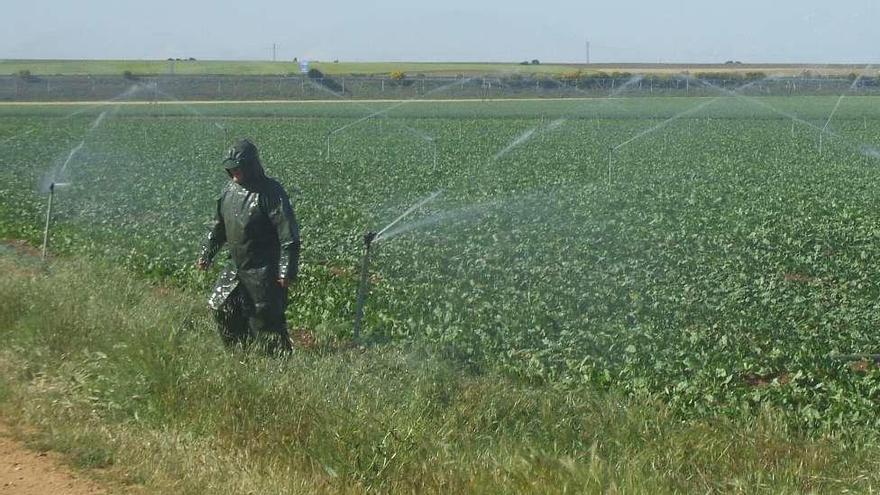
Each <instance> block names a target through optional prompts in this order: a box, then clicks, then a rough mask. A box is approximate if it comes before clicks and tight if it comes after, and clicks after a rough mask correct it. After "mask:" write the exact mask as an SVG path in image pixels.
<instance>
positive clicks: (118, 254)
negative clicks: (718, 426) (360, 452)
mask: <svg viewBox="0 0 880 495" xmlns="http://www.w3.org/2000/svg"><path fill="white" fill-rule="evenodd" d="M832 116H833V118H830V119H829V117H832ZM367 117H370V118H367ZM234 136H249V137H251V138H253V139H254V140H255V142H256V143H257V144H258V145H259V146H260V148H261V151H262V158H263V161H264V164H265V166H266V168H267V169H268V171H269V173H270V174H271V175H274V176H276V177H278V178H279V179H280V180H281V182H282V183H284V184H285V185H286V186H287V187H288V188H289V189H291V190H292V191H294V193H293V196H294V200H295V206H296V211H297V214H298V216H299V218H300V220H301V223H302V230H303V242H304V251H303V266H302V271H301V279H300V281H299V283H298V285H297V287H296V289H295V291H294V293H293V296H292V298H293V304H292V306H291V308H290V309H289V320H290V323H291V325H292V326H293V327H296V328H298V329H300V330H305V331H308V332H309V333H313V334H314V335H315V336H316V337H317V338H318V339H319V340H322V341H326V342H342V341H345V340H347V339H349V338H350V334H351V324H352V315H353V312H354V308H353V304H354V299H355V292H356V284H357V273H356V270H357V269H356V266H357V264H358V261H359V256H360V253H361V249H362V246H361V242H360V236H361V234H362V233H363V232H365V231H367V230H374V231H375V230H379V229H381V228H382V227H384V226H385V225H387V224H389V223H390V222H391V221H392V220H394V219H395V218H396V217H398V215H399V214H400V213H402V212H403V211H404V210H406V209H407V208H408V207H409V206H411V205H413V204H415V203H418V202H419V201H421V200H423V199H424V198H428V197H430V196H432V195H434V194H435V193H437V194H436V196H435V197H434V198H433V199H432V200H431V201H428V202H426V203H425V204H424V205H423V206H422V207H421V208H419V209H417V210H416V211H415V212H413V214H412V215H411V216H409V217H407V218H406V219H404V220H403V221H401V222H400V223H398V224H397V225H395V226H394V227H393V228H392V229H390V230H389V231H388V233H387V234H386V235H385V236H384V238H380V240H379V241H378V243H377V244H376V245H375V253H374V257H373V265H372V267H373V273H372V277H371V279H372V292H371V294H370V297H369V299H368V302H367V315H366V321H365V336H366V339H367V341H368V342H372V343H376V344H377V345H389V346H395V345H401V346H407V345H412V344H419V345H424V346H427V347H429V348H431V349H434V351H435V352H436V353H438V354H439V355H442V356H446V357H449V358H451V359H454V360H457V361H460V362H463V363H466V364H467V365H468V366H472V367H474V368H475V369H494V370H501V371H502V372H503V373H505V374H509V375H511V376H513V377H518V378H522V379H526V380H529V381H535V382H537V383H552V384H563V385H564V384H571V385H572V386H583V385H588V386H590V387H595V388H597V389H599V390H613V391H615V392H620V393H624V394H631V395H640V394H648V395H651V396H653V397H657V398H660V399H661V400H662V401H664V402H665V403H667V404H669V405H670V406H671V407H672V409H673V410H674V411H676V414H679V415H681V416H682V417H702V416H705V415H710V414H719V413H720V414H730V415H733V416H745V417H748V416H750V415H753V414H756V413H757V411H760V410H761V409H762V408H763V407H767V406H778V407H781V408H784V409H787V410H789V411H791V412H792V413H793V414H792V415H791V421H792V423H793V424H794V425H796V426H798V427H800V428H805V429H807V430H811V431H821V430H826V429H835V428H843V427H846V426H848V425H878V424H880V414H878V412H877V411H878V409H877V407H876V404H877V403H876V401H877V399H878V387H877V378H878V376H880V375H878V371H877V370H876V369H874V368H872V367H867V366H862V367H853V366H850V365H849V364H848V363H846V362H838V361H835V360H832V359H830V358H829V355H830V354H833V353H855V352H878V351H880V346H878V343H877V328H878V324H880V307H878V297H880V290H878V284H877V274H878V272H880V224H878V220H877V219H878V218H880V206H878V202H877V201H876V196H877V190H878V187H880V158H878V156H880V153H878V151H877V148H874V147H875V146H878V147H880V100H877V99H876V98H845V99H843V100H839V99H838V98H821V97H813V98H807V97H803V98H800V97H794V98H764V99H754V98H748V99H747V98H734V97H725V98H693V99H687V98H675V99H672V98H670V99H620V100H615V99H609V100H601V99H599V100H572V101H550V102H450V103H436V102H434V103H424V102H412V103H394V104H392V103H383V104H370V103H350V102H349V103H347V102H341V103H336V104H327V103H324V104H320V103H312V104H288V105H278V104H259V105H258V104H254V105H222V104H218V105H198V106H195V107H190V106H186V105H166V104H159V105H116V106H113V105H105V106H94V107H85V106H71V107H65V106H57V105H56V106H45V107H41V106H28V107H23V106H5V107H0V143H2V144H3V150H4V151H3V153H2V155H0V179H2V180H0V237H3V238H15V239H26V240H28V241H30V242H32V243H34V244H35V245H38V244H39V242H40V240H41V234H42V227H43V222H44V215H45V207H46V200H47V195H46V194H45V188H46V187H47V185H48V183H49V182H51V181H53V180H54V181H55V182H60V183H69V185H67V186H65V187H59V188H58V189H57V191H56V194H55V197H54V202H55V210H54V217H53V220H52V222H53V223H52V225H53V227H52V231H51V233H52V235H51V250H52V251H53V252H57V253H80V254H82V253H85V254H87V255H89V256H99V257H103V258H105V259H109V260H113V261H114V262H118V263H119V264H121V265H123V266H126V267H128V268H129V269H130V270H133V271H134V273H138V274H142V275H144V276H149V277H158V278H160V279H162V280H171V281H174V282H175V283H177V284H179V285H182V286H186V287H190V288H195V289H197V290H200V291H202V292H207V291H208V289H209V287H210V284H211V282H212V280H211V279H210V275H209V276H204V275H202V274H199V273H196V272H195V271H194V270H193V269H192V263H193V261H194V259H195V256H196V253H197V248H198V245H199V242H200V240H201V237H202V235H203V234H204V231H205V228H206V223H207V222H208V221H209V220H210V218H211V210H212V201H213V198H214V196H215V194H216V193H217V192H218V191H219V189H220V187H221V186H222V184H223V181H224V180H225V178H224V175H223V172H222V170H221V169H220V167H219V160H220V159H221V157H222V155H223V151H224V149H225V148H226V146H227V144H228V143H229V141H230V140H231V139H232V137H234ZM328 136H329V139H328ZM820 136H821V138H820ZM820 140H821V142H820ZM328 151H329V153H328Z"/></svg>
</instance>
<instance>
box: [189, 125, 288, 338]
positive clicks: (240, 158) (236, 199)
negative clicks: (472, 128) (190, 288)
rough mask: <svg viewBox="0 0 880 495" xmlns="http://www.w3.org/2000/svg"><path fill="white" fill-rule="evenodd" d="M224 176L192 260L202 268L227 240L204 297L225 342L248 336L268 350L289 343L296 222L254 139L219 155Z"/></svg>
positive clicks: (238, 142) (281, 189)
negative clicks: (225, 257)
mask: <svg viewBox="0 0 880 495" xmlns="http://www.w3.org/2000/svg"><path fill="white" fill-rule="evenodd" d="M223 167H224V168H225V170H226V173H227V174H229V178H230V181H229V183H228V184H226V187H224V188H223V191H222V192H221V193H220V196H219V197H218V199H217V208H216V214H215V218H214V223H213V226H212V227H211V230H210V232H208V236H207V239H205V242H204V244H203V245H202V249H201V254H200V255H199V259H198V261H197V263H196V264H197V266H198V268H200V269H202V270H207V269H208V267H209V266H210V265H211V262H212V261H213V259H214V256H216V255H217V253H218V252H219V251H220V248H221V247H222V246H223V245H224V244H226V245H228V247H229V254H230V263H229V264H228V265H227V266H226V267H225V268H224V270H223V271H222V272H221V273H220V276H219V278H218V279H217V283H216V284H215V286H214V290H213V292H212V293H211V296H210V297H209V298H208V305H209V306H210V307H211V309H212V310H213V312H214V317H215V319H216V320H217V323H218V326H219V331H220V337H221V338H222V340H223V343H224V344H226V345H227V346H236V345H240V346H242V347H247V346H249V345H250V344H252V343H257V344H258V345H260V346H262V347H263V348H264V349H265V350H266V351H267V352H268V353H270V354H276V353H281V352H288V351H290V350H291V340H290V334H289V333H288V331H287V321H286V320H285V316H284V310H285V308H286V306H287V290H288V287H289V286H290V285H291V284H292V283H294V282H295V281H296V277H297V272H298V265H299V251H300V239H299V225H298V224H297V221H296V216H295V215H294V212H293V206H291V204H290V199H289V198H288V196H287V193H286V192H285V190H284V187H282V186H281V184H279V183H278V181H276V180H275V179H272V178H270V177H267V176H266V174H265V172H264V171H263V166H262V164H261V163H260V158H259V154H258V152H257V147H256V146H255V145H254V143H252V142H251V141H249V140H247V139H241V140H239V141H237V142H236V143H235V144H234V145H233V147H232V148H231V149H230V150H229V154H228V156H227V157H226V159H225V160H224V161H223Z"/></svg>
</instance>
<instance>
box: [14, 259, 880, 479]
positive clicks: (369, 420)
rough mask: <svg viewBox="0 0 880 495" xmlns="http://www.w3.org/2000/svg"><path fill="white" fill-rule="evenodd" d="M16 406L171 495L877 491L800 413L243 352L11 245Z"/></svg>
mask: <svg viewBox="0 0 880 495" xmlns="http://www.w3.org/2000/svg"><path fill="white" fill-rule="evenodd" d="M0 270H2V271H3V273H6V274H7V276H6V277H3V278H0V298H2V300H3V301H4V304H3V305H2V306H0V322H2V323H3V324H2V325H0V338H2V339H3V342H4V349H3V351H2V353H0V385H2V387H3V389H4V390H6V391H7V392H6V393H5V394H4V395H3V396H2V397H0V411H2V413H3V417H4V418H5V421H6V422H7V424H9V423H10V422H11V423H13V425H14V426H16V427H21V431H22V435H25V436H26V437H27V439H28V441H29V443H30V444H31V445H32V446H34V447H36V448H38V449H40V450H50V449H51V450H58V451H61V452H65V453H67V454H69V459H70V460H71V462H73V463H74V464H75V465H77V466H79V467H85V468H101V469H102V472H101V475H102V477H103V478H105V479H106V478H108V477H109V478H111V479H116V480H119V481H121V482H122V483H125V484H136V485H142V486H137V487H136V490H137V491H146V492H157V493H170V492H173V493H181V494H201V493H314V492H322V493H352V492H355V493H360V492H375V491H379V492H393V493H413V492H415V493H450V492H454V493H500V492H505V493H514V492H515V493H548V492H550V493H567V492H571V491H576V492H587V493H598V492H606V491H615V490H618V491H622V492H628V493H629V492H633V493H673V492H678V493H692V492H700V493H703V492H714V491H726V490H729V489H730V488H731V487H733V486H735V487H736V489H737V490H741V491H743V492H748V493H753V492H760V491H765V492H768V493H786V492H811V491H816V492H845V491H857V492H862V491H870V489H871V488H872V487H873V486H876V484H877V483H878V475H877V472H876V469H874V466H875V460H876V450H877V447H876V445H877V443H876V442H877V439H878V437H877V433H876V430H873V429H870V428H863V429H860V428H857V427H854V428H852V429H850V430H849V431H848V433H847V434H846V435H840V434H835V435H828V436H824V437H822V438H818V439H810V438H809V437H808V436H805V435H803V434H800V433H798V432H797V431H793V430H791V429H789V428H788V427H787V426H786V420H785V418H786V417H787V416H790V415H796V414H797V413H796V412H795V411H793V410H789V409H787V408H781V409H773V408H764V409H762V410H761V411H760V412H759V413H758V414H756V415H755V416H754V417H746V418H733V419H727V418H725V417H724V416H714V417H712V418H709V419H707V420H699V421H681V419H680V418H679V417H678V416H677V415H676V414H675V413H674V411H672V410H671V409H669V408H668V407H666V406H664V405H663V404H662V403H660V402H658V401H655V400H652V399H651V398H649V397H645V396H637V397H630V398H627V397H623V396H621V395H620V394H617V393H604V392H600V391H596V390H595V388H593V387H592V386H590V385H585V386H575V387H572V386H555V385H553V384H549V385H529V384H524V383H522V382H520V381H517V380H511V379H510V378H509V377H505V376H502V375H498V374H496V373H491V372H489V373H485V374H473V373H470V372H468V371H467V370H464V369H462V368H461V367H459V366H458V365H457V364H456V363H452V362H449V361H448V360H444V359H438V358H437V357H436V355H433V356H432V355H431V354H429V353H425V352H424V351H423V350H420V349H419V348H418V347H417V346H410V347H408V348H394V347H387V346H386V347H371V348H366V349H350V348H345V347H338V346H335V345H333V344H332V343H330V342H326V341H324V342H319V343H318V345H316V346H314V347H311V348H308V349H303V348H301V349H300V350H299V352H297V353H296V354H294V355H293V356H292V357H290V358H288V359H284V360H277V359H269V358H266V357H264V356H259V355H254V354H248V353H241V352H232V353H230V352H227V351H225V350H224V349H222V348H221V346H220V345H219V342H218V339H217V338H216V336H215V335H214V333H213V329H212V328H211V325H210V323H209V317H208V315H207V314H206V311H205V308H204V306H203V302H202V297H201V296H198V295H196V294H193V293H191V292H188V291H179V290H175V289H170V288H168V287H164V286H160V285H152V284H148V283H145V282H144V281H141V280H137V279H133V278H132V277H131V276H130V272H128V271H127V270H124V269H121V268H120V267H117V266H108V265H106V264H105V263H103V262H101V261H96V260H85V259H81V258H70V257H67V258H62V259H56V260H54V261H53V262H50V263H49V264H48V265H42V264H40V263H39V261H38V260H37V259H35V258H33V257H32V256H31V255H29V254H24V255H21V254H12V253H10V252H3V253H0Z"/></svg>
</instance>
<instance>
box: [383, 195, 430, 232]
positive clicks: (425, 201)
mask: <svg viewBox="0 0 880 495" xmlns="http://www.w3.org/2000/svg"><path fill="white" fill-rule="evenodd" d="M441 192H443V191H442V190H439V191H434V192H433V193H431V194H430V195H428V197H426V198H424V199H422V200H421V201H419V202H418V203H416V204H414V205H412V206H411V207H409V209H408V210H406V211H405V212H403V213H401V215H400V216H399V217H397V218H396V219H394V221H393V222H391V223H389V224H388V225H386V226H385V227H384V228H383V229H382V230H380V231H379V233H377V234H376V240H379V238H381V237H382V234H384V233H385V232H387V231H388V230H389V229H390V228H391V227H394V226H395V225H397V223H398V222H400V221H401V220H403V219H404V218H406V217H408V216H409V215H410V214H411V213H412V212H414V211H416V210H418V209H419V208H421V207H422V206H424V205H425V204H427V203H429V202H431V201H433V200H434V198H436V197H437V196H439V195H440V193H441Z"/></svg>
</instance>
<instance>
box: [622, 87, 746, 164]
mask: <svg viewBox="0 0 880 495" xmlns="http://www.w3.org/2000/svg"><path fill="white" fill-rule="evenodd" d="M762 80H763V79H759V80H757V81H752V82H749V83H747V84H744V85H742V86H740V87H738V88H736V89H735V90H734V91H731V93H732V94H739V91H742V90H744V89H746V88H748V87H749V86H752V85H754V84H757V83H758V82H760V81H762ZM697 81H700V82H703V81H702V80H701V79H697ZM712 87H716V88H717V86H714V85H712ZM721 97H722V95H719V96H716V97H714V98H712V99H710V100H706V101H704V102H703V103H700V104H699V105H697V106H694V107H692V108H689V109H687V110H684V111H682V112H679V113H677V114H675V115H673V116H672V117H669V118H668V119H666V120H664V121H663V122H660V123H659V124H657V125H655V126H652V127H650V128H648V129H645V130H643V131H641V132H639V133H638V134H636V135H635V136H633V137H631V138H629V139H627V140H626V141H624V142H622V143H620V144H618V145H617V146H614V147H613V148H611V150H612V151H617V150H618V149H620V148H622V147H624V146H626V145H627V144H629V143H631V142H633V141H635V140H637V139H639V138H641V137H644V136H646V135H648V134H651V133H652V132H655V131H657V130H659V129H662V128H663V127H666V126H667V125H669V124H670V123H672V122H674V121H676V120H678V119H680V118H682V117H686V116H688V115H690V114H692V113H695V112H697V111H699V110H701V109H703V108H705V107H707V106H709V105H711V104H713V103H715V102H716V101H718V100H719V99H721Z"/></svg>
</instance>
